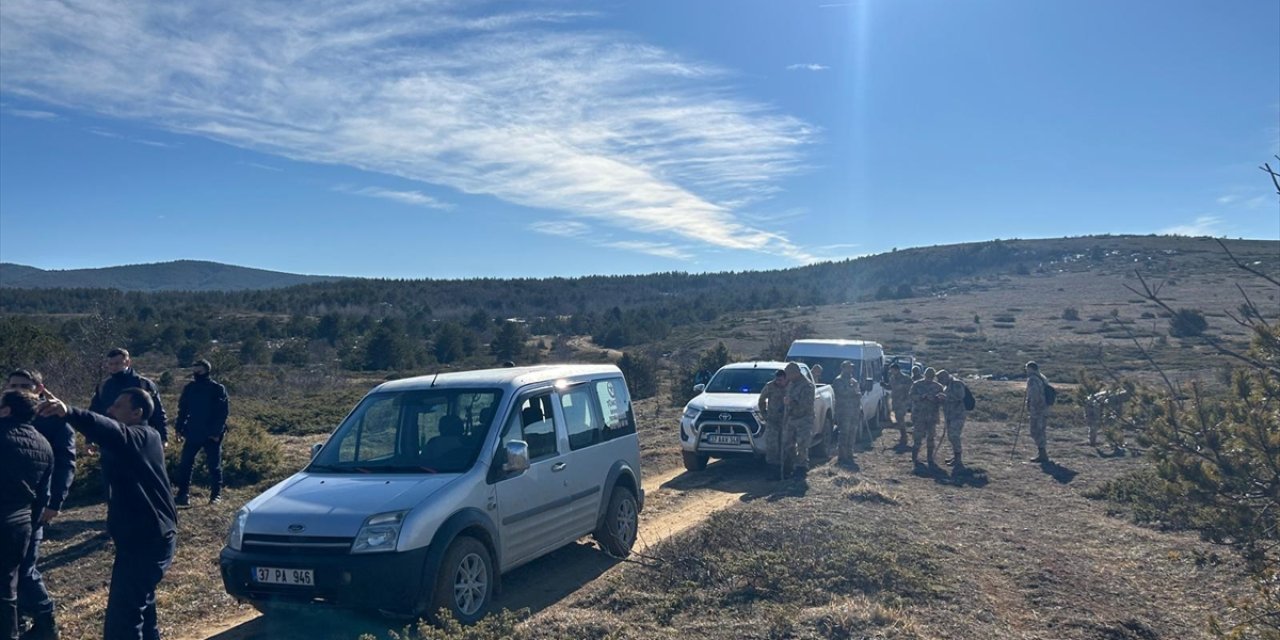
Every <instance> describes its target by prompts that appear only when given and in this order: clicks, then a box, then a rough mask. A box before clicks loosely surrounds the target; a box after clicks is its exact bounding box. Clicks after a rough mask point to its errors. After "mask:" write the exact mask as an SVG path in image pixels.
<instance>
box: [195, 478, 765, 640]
mask: <svg viewBox="0 0 1280 640" xmlns="http://www.w3.org/2000/svg"><path fill="white" fill-rule="evenodd" d="M744 464H745V463H734V462H732V461H726V462H719V463H715V464H712V465H710V466H709V467H708V468H707V470H706V471H704V472H701V473H697V474H687V473H685V471H684V470H683V469H673V470H668V471H665V472H662V473H658V474H653V475H650V476H647V477H645V478H644V487H645V510H644V513H642V514H641V518H640V531H639V533H638V537H637V541H636V546H635V552H636V553H637V554H643V553H644V552H645V550H647V549H648V548H649V547H651V546H653V545H656V544H658V543H659V542H661V541H663V540H665V539H666V538H669V537H671V536H673V535H676V534H679V533H681V532H683V531H685V530H687V529H689V528H691V527H694V526H696V525H697V524H698V523H700V522H702V521H703V520H705V519H706V518H707V517H708V516H709V515H711V514H712V513H715V512H716V511H718V510H720V509H723V508H725V507H728V506H729V505H731V504H734V503H736V502H738V501H739V500H741V499H742V497H743V496H744V495H747V494H749V493H752V492H754V491H760V490H761V489H762V488H763V487H765V486H766V485H767V482H766V481H764V480H760V481H758V482H756V481H752V480H746V481H744V480H743V475H744V474H742V473H741V470H742V468H743V466H744ZM748 477H750V476H749V475H748ZM757 485H758V486H757ZM622 562H623V561H622V560H618V559H616V558H612V557H610V556H609V555H608V554H606V553H604V552H602V551H601V550H600V549H599V547H597V546H596V545H595V544H594V543H592V542H590V541H588V540H586V539H584V540H581V541H579V542H577V543H575V544H571V545H569V546H567V547H565V548H563V549H560V550H559V551H556V552H554V553H552V554H550V555H548V556H546V557H543V558H541V559H539V560H536V561H534V562H532V563H530V564H527V565H525V566H523V567H520V568H519V569H516V570H515V571H512V572H511V573H509V574H507V575H505V576H503V579H502V582H503V585H502V588H503V593H502V596H501V598H500V599H499V600H498V601H497V606H498V607H499V608H506V609H511V610H519V609H524V608H527V609H529V610H530V611H532V612H533V613H534V614H535V615H536V614H537V613H538V612H540V611H542V610H544V609H547V608H548V607H550V606H552V605H554V604H556V603H557V602H559V601H561V600H563V599H564V598H566V597H568V596H569V595H571V594H573V593H574V592H576V591H577V590H578V589H580V588H582V587H583V586H585V585H587V584H590V583H591V582H592V581H593V580H595V579H597V578H599V577H600V576H602V575H604V574H605V573H606V572H607V571H609V570H610V569H612V568H614V567H616V566H618V565H620V564H621V563H622ZM393 624H394V623H393V622H389V621H385V620H377V619H369V618H364V617H358V616H350V615H342V614H339V613H327V614H325V615H320V616H307V617H305V618H303V617H300V616H288V617H286V618H284V619H282V620H275V619H268V618H264V617H263V616H262V615H261V614H259V613H257V612H256V611H252V610H246V611H241V612H239V614H238V615H233V616H230V617H228V618H226V619H223V620H219V621H217V622H215V623H212V624H206V625H204V626H202V627H201V628H200V629H196V630H191V631H190V632H188V633H183V634H181V635H178V636H177V637H178V638H180V639H181V640H259V639H262V640H266V639H268V638H270V639H272V640H288V639H292V638H297V639H299V640H301V639H302V638H324V637H331V638H342V639H344V640H351V639H352V638H355V637H357V636H358V635H359V634H360V633H374V634H381V633H384V632H385V631H386V630H387V628H388V627H389V626H392V625H393Z"/></svg>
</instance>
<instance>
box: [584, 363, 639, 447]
mask: <svg viewBox="0 0 1280 640" xmlns="http://www.w3.org/2000/svg"><path fill="white" fill-rule="evenodd" d="M593 386H594V387H595V392H596V399H597V400H598V401H599V403H600V409H601V412H602V413H603V414H604V433H603V436H604V439H605V440H609V439H611V438H616V437H618V436H623V435H627V434H629V433H635V432H636V425H635V420H634V418H633V416H632V414H631V395H630V394H629V393H627V385H625V384H623V382H622V380H619V379H617V378H614V379H610V380H598V381H596V383H595V385H593Z"/></svg>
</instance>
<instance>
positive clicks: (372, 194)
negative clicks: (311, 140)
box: [334, 185, 453, 209]
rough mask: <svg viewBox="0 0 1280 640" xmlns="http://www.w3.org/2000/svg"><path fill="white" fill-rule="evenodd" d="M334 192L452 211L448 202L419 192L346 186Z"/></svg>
mask: <svg viewBox="0 0 1280 640" xmlns="http://www.w3.org/2000/svg"><path fill="white" fill-rule="evenodd" d="M334 191H341V192H342V193H349V194H351V195H356V196H365V197H369V198H382V199H383V200H392V201H395V202H399V203H401V204H409V205H413V206H415V207H426V208H428V209H452V208H453V205H452V204H449V203H448V202H442V201H440V200H437V199H436V198H433V197H431V196H429V195H427V194H425V193H422V192H421V191H395V190H392V189H383V188H381V187H360V188H356V187H351V186H347V185H339V186H336V187H334Z"/></svg>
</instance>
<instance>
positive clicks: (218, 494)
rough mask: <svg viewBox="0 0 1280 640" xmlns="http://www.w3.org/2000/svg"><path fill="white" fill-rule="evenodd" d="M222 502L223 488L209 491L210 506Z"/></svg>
mask: <svg viewBox="0 0 1280 640" xmlns="http://www.w3.org/2000/svg"><path fill="white" fill-rule="evenodd" d="M219 502H222V487H214V488H213V489H212V490H210V491H209V504H218V503H219Z"/></svg>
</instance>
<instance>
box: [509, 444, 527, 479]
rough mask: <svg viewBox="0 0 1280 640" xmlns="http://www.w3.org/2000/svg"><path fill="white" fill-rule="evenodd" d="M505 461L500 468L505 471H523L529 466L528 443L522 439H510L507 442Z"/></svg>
mask: <svg viewBox="0 0 1280 640" xmlns="http://www.w3.org/2000/svg"><path fill="white" fill-rule="evenodd" d="M506 455H507V458H506V461H505V462H504V463H503V464H502V470H503V471H504V472H506V473H523V472H524V471H525V470H527V469H528V468H529V443H527V442H525V441H523V440H512V441H511V442H508V443H507V448H506Z"/></svg>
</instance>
